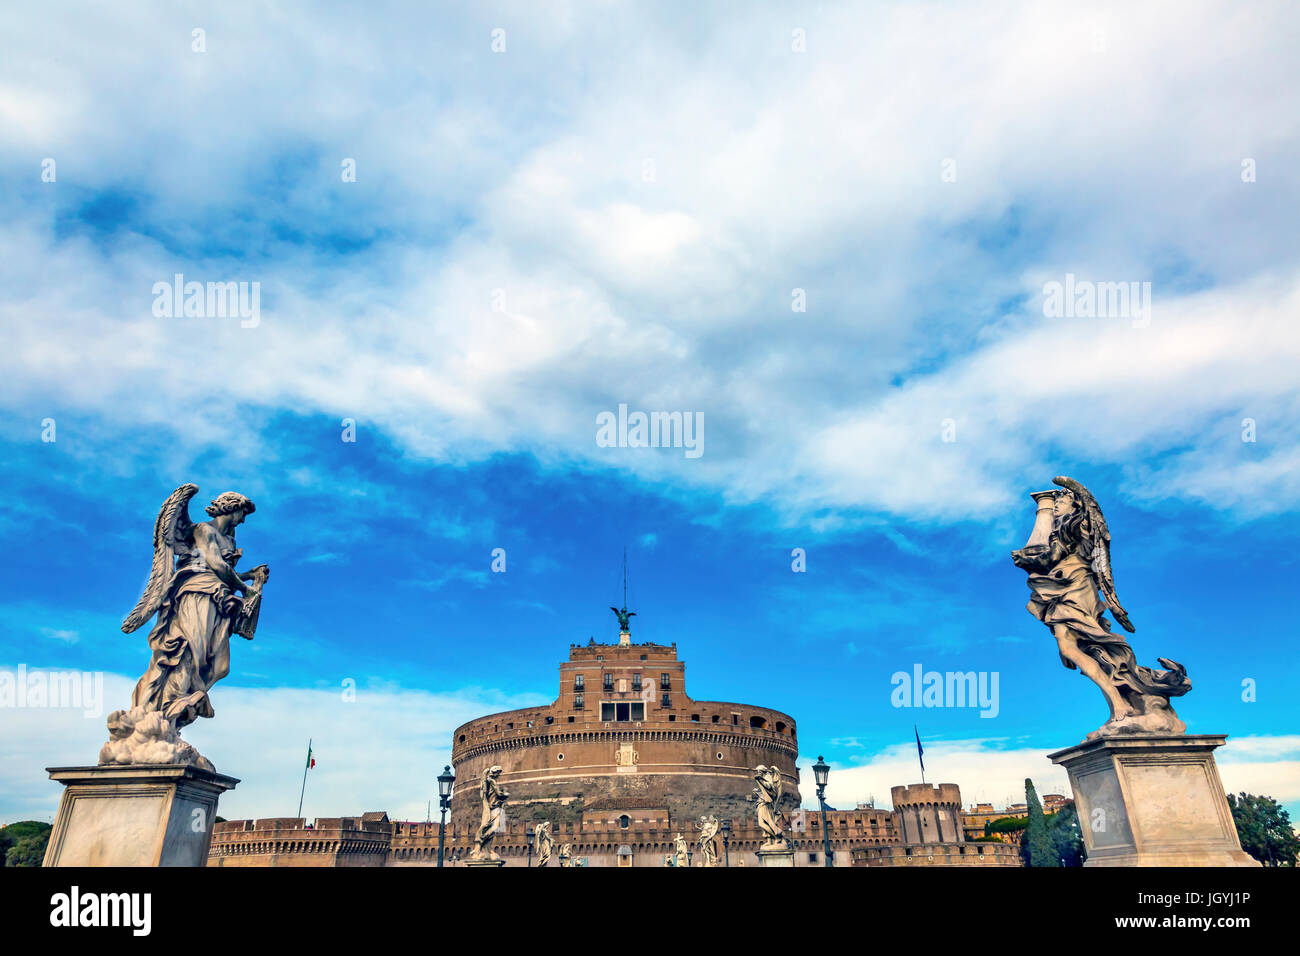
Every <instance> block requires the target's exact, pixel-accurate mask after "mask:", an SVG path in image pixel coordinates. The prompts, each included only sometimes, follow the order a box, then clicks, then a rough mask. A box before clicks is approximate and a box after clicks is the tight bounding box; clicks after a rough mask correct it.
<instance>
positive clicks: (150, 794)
mask: <svg viewBox="0 0 1300 956" xmlns="http://www.w3.org/2000/svg"><path fill="white" fill-rule="evenodd" d="M47 772H48V773H49V775H50V779H51V780H56V781H58V782H59V783H61V784H63V785H64V787H65V788H66V789H64V791H63V800H62V801H61V802H60V804H59V812H58V816H57V817H55V820H54V829H53V830H52V831H51V832H50V843H49V846H48V847H47V848H46V851H45V862H44V865H45V866H206V865H207V862H208V848H209V847H210V846H211V844H212V827H213V824H214V823H215V821H216V816H217V798H218V797H220V796H221V794H222V793H224V792H225V791H227V790H233V789H234V788H235V785H236V784H238V783H239V781H238V780H236V779H235V778H234V777H227V776H225V775H224V774H219V773H215V772H213V771H211V770H204V769H203V768H201V767H196V766H193V765H181V764H149V765H136V766H127V767H123V766H113V767H50V768H48V771H47Z"/></svg>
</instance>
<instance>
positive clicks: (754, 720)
mask: <svg viewBox="0 0 1300 956" xmlns="http://www.w3.org/2000/svg"><path fill="white" fill-rule="evenodd" d="M749 726H751V727H754V728H756V729H758V730H762V729H763V728H764V727H766V726H767V721H766V720H764V719H763V718H762V717H759V716H754V717H751V718H749Z"/></svg>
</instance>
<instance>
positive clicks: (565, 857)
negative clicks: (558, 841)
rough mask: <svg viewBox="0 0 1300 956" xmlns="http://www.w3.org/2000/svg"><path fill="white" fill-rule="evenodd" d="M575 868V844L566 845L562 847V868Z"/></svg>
mask: <svg viewBox="0 0 1300 956" xmlns="http://www.w3.org/2000/svg"><path fill="white" fill-rule="evenodd" d="M571 866H573V844H572V843H566V844H564V846H562V847H560V867H561V868H562V869H563V868H568V867H571Z"/></svg>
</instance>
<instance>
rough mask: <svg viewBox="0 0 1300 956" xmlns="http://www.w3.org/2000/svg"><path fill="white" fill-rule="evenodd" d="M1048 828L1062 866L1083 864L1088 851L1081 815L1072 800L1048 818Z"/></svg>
mask: <svg viewBox="0 0 1300 956" xmlns="http://www.w3.org/2000/svg"><path fill="white" fill-rule="evenodd" d="M1047 830H1048V833H1049V835H1050V836H1051V839H1052V847H1053V849H1054V850H1055V851H1056V858H1057V859H1058V860H1059V861H1060V865H1061V866H1083V861H1084V859H1085V858H1086V857H1087V852H1086V851H1085V850H1084V846H1083V833H1082V831H1080V829H1079V815H1078V813H1077V812H1076V811H1075V809H1074V801H1073V800H1071V801H1070V802H1069V803H1067V804H1066V805H1065V806H1063V807H1062V808H1061V809H1060V810H1058V811H1057V812H1056V813H1053V814H1052V815H1051V817H1049V818H1048V824H1047Z"/></svg>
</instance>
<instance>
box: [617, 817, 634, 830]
mask: <svg viewBox="0 0 1300 956" xmlns="http://www.w3.org/2000/svg"><path fill="white" fill-rule="evenodd" d="M631 825H632V818H631V817H629V816H628V815H627V814H626V813H625V814H623V815H622V816H621V817H619V818H618V826H619V829H620V830H626V829H627V828H628V827H629V826H631Z"/></svg>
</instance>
